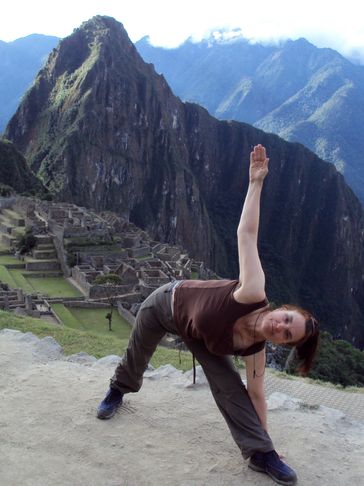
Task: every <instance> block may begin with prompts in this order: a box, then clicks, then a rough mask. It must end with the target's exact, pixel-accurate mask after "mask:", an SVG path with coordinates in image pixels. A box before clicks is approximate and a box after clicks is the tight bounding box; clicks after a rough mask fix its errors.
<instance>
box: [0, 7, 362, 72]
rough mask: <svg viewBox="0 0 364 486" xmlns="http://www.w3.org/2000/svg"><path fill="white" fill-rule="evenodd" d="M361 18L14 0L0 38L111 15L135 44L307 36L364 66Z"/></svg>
mask: <svg viewBox="0 0 364 486" xmlns="http://www.w3.org/2000/svg"><path fill="white" fill-rule="evenodd" d="M361 5H363V7H361ZM363 14H364V2H363V1H362V0H345V2H343V1H340V2H336V1H335V0H301V1H298V0H250V1H247V0H178V1H177V0H102V1H101V0H72V1H71V0H61V1H60V2H53V1H51V0H31V1H30V0H11V1H7V2H4V3H3V4H2V6H1V17H0V39H1V40H3V41H6V42H10V41H12V40H15V39H17V38H19V37H25V36H27V35H29V34H33V33H38V34H46V35H55V36H57V37H66V36H67V35H69V34H71V33H72V31H73V29H75V28H77V27H78V26H79V25H80V24H81V23H82V22H83V21H85V20H88V19H89V18H91V17H93V16H94V15H109V16H111V17H114V18H115V19H116V20H118V21H120V22H121V23H122V24H123V25H124V27H125V29H126V31H127V32H128V34H129V37H130V39H131V40H132V41H133V42H136V41H137V40H139V39H140V38H142V37H143V36H145V35H149V37H150V40H151V42H152V43H153V44H154V45H157V46H164V47H175V46H177V45H179V44H180V43H182V42H183V41H184V40H186V39H187V38H188V37H192V38H193V39H194V40H196V41H199V40H201V39H202V38H204V37H207V36H208V35H210V34H211V32H213V31H216V30H221V29H228V30H232V29H240V30H241V32H242V35H243V36H244V37H246V38H248V39H252V41H264V42H276V41H279V40H282V39H287V38H291V39H297V38H299V37H305V38H306V39H307V40H309V41H310V42H312V43H313V44H315V45H316V46H318V47H331V48H333V49H335V50H337V51H339V52H340V53H342V54H343V55H344V56H347V57H352V58H356V59H357V60H360V62H362V63H363V64H364V15H363Z"/></svg>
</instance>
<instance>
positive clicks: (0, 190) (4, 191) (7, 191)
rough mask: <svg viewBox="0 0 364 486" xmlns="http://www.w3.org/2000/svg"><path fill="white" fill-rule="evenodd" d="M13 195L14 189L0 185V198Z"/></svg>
mask: <svg viewBox="0 0 364 486" xmlns="http://www.w3.org/2000/svg"><path fill="white" fill-rule="evenodd" d="M12 194H14V189H13V188H12V187H10V186H8V185H7V184H2V183H0V196H1V197H9V196H11V195H12Z"/></svg>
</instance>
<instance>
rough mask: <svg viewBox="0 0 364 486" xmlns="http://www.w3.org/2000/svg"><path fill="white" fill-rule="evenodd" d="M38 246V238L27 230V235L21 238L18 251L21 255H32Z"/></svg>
mask: <svg viewBox="0 0 364 486" xmlns="http://www.w3.org/2000/svg"><path fill="white" fill-rule="evenodd" d="M36 244H37V239H36V237H35V236H34V235H33V233H32V231H31V230H27V231H26V232H25V234H24V235H23V236H22V237H21V238H20V240H19V243H18V245H17V249H18V250H19V253H20V254H21V255H24V254H26V253H30V252H31V250H32V249H33V248H34V247H35V245H36Z"/></svg>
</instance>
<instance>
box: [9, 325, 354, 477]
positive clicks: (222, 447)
mask: <svg viewBox="0 0 364 486" xmlns="http://www.w3.org/2000/svg"><path fill="white" fill-rule="evenodd" d="M77 359H78V361H80V362H72V361H67V360H66V359H65V357H64V356H63V355H62V354H61V353H60V349H59V347H58V346H57V344H56V343H55V342H54V341H53V340H52V338H45V339H43V340H39V339H38V338H35V337H34V336H32V335H29V334H22V333H19V332H16V331H3V332H1V333H0V367H1V374H0V394H1V401H0V437H1V440H0V483H1V484H4V485H6V486H18V485H20V484H21V485H22V486H43V485H44V486H49V485H52V486H58V485H59V486H64V485H66V484H69V485H72V486H78V485H80V486H81V485H82V486H83V485H84V486H121V485H122V486H129V485H130V486H154V485H155V486H157V485H158V486H161V485H162V486H164V485H168V486H169V485H171V486H172V485H178V486H179V485H181V486H202V485H212V486H225V485H226V486H238V485H239V486H242V485H261V486H265V485H273V484H274V483H273V482H272V481H271V480H270V479H269V478H267V477H265V476H264V475H261V474H258V473H255V472H253V471H251V470H250V469H248V468H247V464H246V462H245V461H244V460H243V459H242V458H241V456H240V453H239V451H238V449H237V447H236V445H235V444H234V442H233V441H232V439H231V436H230V434H229V432H228V429H227V427H226V425H225V422H224V421H223V419H222V418H221V416H220V414H219V412H218V410H217V408H216V406H215V404H214V402H213V400H212V397H211V395H210V392H209V389H208V387H207V386H206V385H203V384H200V385H199V386H195V387H193V386H191V385H190V383H191V380H190V377H186V376H185V375H183V374H182V373H181V372H179V371H177V370H174V369H172V368H171V367H168V366H167V367H164V368H162V369H159V370H156V371H149V372H147V377H146V378H145V381H144V386H143V388H142V390H141V391H140V392H139V393H138V394H134V395H132V396H131V395H129V396H127V398H126V399H125V404H124V405H123V407H122V409H121V411H120V412H119V413H118V414H117V416H116V417H114V418H113V419H112V420H110V421H100V420H97V419H96V418H95V409H96V407H97V404H98V402H99V401H100V399H101V398H102V397H103V395H104V393H105V391H106V389H107V386H108V385H107V383H108V378H109V377H110V375H111V373H112V371H113V368H114V365H115V361H116V358H115V357H114V358H113V357H107V358H104V359H102V360H99V361H96V360H94V359H92V358H90V357H87V356H79V357H78V358H77ZM269 403H270V407H271V408H273V409H272V410H271V411H270V413H269V424H270V433H271V436H272V437H273V439H274V441H275V444H276V447H277V449H278V450H279V451H280V452H282V453H284V454H285V455H286V459H287V462H288V463H289V464H290V465H291V466H292V467H294V469H295V470H296V471H297V474H298V476H299V485H310V486H315V485H321V486H347V485H353V486H356V485H358V486H359V485H360V484H363V477H364V464H363V460H362V459H363V452H364V426H363V425H362V424H359V423H355V422H353V421H352V420H349V419H348V418H345V417H344V416H343V414H342V413H341V412H335V411H334V410H330V409H325V408H323V409H318V410H309V409H307V408H304V407H300V406H299V405H298V404H297V403H296V402H295V401H294V400H290V399H289V397H287V396H282V395H279V394H274V395H273V396H272V397H271V398H270V400H269Z"/></svg>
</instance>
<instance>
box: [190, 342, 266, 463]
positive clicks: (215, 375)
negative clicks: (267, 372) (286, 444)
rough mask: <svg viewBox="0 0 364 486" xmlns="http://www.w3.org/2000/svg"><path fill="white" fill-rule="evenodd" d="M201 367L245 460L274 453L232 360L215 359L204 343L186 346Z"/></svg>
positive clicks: (227, 358) (224, 357)
mask: <svg viewBox="0 0 364 486" xmlns="http://www.w3.org/2000/svg"><path fill="white" fill-rule="evenodd" d="M186 344H187V346H188V348H189V349H190V350H191V352H192V353H193V354H194V355H195V356H196V359H197V360H198V361H199V363H200V364H201V366H202V368H203V370H204V372H205V375H206V378H207V380H208V382H209V385H210V388H211V392H212V395H213V397H214V399H215V401H216V404H217V406H218V408H219V410H220V412H221V413H222V415H223V417H224V419H225V421H226V423H227V425H228V427H229V429H230V432H231V434H232V436H233V439H234V440H235V442H236V444H237V446H238V447H239V449H240V450H241V453H242V455H243V457H244V458H245V459H247V458H248V457H250V456H251V455H252V454H254V452H257V451H260V452H268V451H271V450H273V449H274V446H273V443H272V441H271V439H270V437H269V435H268V433H267V432H266V431H265V430H264V429H263V427H262V425H261V422H260V419H259V417H258V414H257V413H256V411H255V408H254V405H253V403H252V401H251V400H250V397H249V395H248V392H247V390H246V388H245V386H244V384H243V382H242V381H241V377H240V375H239V373H238V372H237V370H236V368H235V366H234V364H233V361H232V358H231V357H230V356H216V355H214V354H212V353H210V352H209V350H208V349H207V348H206V346H205V344H204V343H203V341H198V340H196V341H189V342H186Z"/></svg>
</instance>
